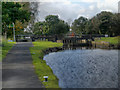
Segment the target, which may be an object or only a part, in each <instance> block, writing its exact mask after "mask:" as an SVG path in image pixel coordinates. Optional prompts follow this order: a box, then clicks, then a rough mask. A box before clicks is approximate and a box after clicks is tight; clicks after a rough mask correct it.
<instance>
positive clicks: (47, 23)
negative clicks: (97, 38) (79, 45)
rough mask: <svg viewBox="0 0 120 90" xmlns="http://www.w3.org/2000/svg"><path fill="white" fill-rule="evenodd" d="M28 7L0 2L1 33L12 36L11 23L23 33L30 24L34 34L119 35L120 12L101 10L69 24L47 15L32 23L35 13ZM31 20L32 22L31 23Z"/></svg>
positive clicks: (56, 16)
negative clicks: (41, 19) (42, 19)
mask: <svg viewBox="0 0 120 90" xmlns="http://www.w3.org/2000/svg"><path fill="white" fill-rule="evenodd" d="M36 10H37V8H36V7H35V10H34V8H33V10H31V9H30V3H29V2H28V3H27V2H24V3H22V2H21V3H15V2H2V35H4V36H7V37H11V38H12V37H13V23H14V24H15V27H14V28H15V32H16V35H17V34H25V33H26V32H25V31H24V29H25V28H27V26H28V24H32V28H31V30H30V33H31V34H35V35H61V34H66V33H67V32H69V30H70V28H71V29H72V32H75V33H76V34H79V35H82V34H100V35H105V34H108V35H109V36H118V35H120V30H119V28H120V14H119V13H112V12H107V11H102V12H101V13H98V14H97V15H96V16H94V17H92V18H90V19H88V18H86V17H82V16H81V17H79V18H78V19H75V20H74V21H73V23H72V25H71V26H69V25H68V23H67V22H65V21H64V20H61V19H59V17H58V15H48V16H46V17H45V20H44V21H39V22H36V23H34V22H33V21H34V19H35V15H34V13H35V12H33V11H36ZM31 22H33V23H31Z"/></svg>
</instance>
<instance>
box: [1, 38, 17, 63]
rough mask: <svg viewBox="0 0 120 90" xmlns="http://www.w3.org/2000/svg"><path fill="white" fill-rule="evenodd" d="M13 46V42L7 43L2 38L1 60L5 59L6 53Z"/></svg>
mask: <svg viewBox="0 0 120 90" xmlns="http://www.w3.org/2000/svg"><path fill="white" fill-rule="evenodd" d="M14 44H15V42H8V41H7V40H6V39H4V38H3V39H2V45H3V46H2V47H0V48H1V49H2V59H4V58H5V56H6V55H7V53H8V51H9V50H10V49H11V48H12V47H13V45H14ZM0 61H1V60H0Z"/></svg>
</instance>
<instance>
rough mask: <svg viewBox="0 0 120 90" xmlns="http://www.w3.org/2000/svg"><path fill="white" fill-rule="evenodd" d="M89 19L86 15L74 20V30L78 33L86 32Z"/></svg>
mask: <svg viewBox="0 0 120 90" xmlns="http://www.w3.org/2000/svg"><path fill="white" fill-rule="evenodd" d="M87 21H88V19H87V18H85V17H79V18H78V19H76V20H74V22H73V23H72V30H73V31H74V32H76V33H78V34H85V33H86V31H85V27H86V26H85V25H86V23H87Z"/></svg>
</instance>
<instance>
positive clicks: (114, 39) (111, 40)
mask: <svg viewBox="0 0 120 90" xmlns="http://www.w3.org/2000/svg"><path fill="white" fill-rule="evenodd" d="M119 40H120V36H117V37H102V38H101V39H100V40H95V41H96V42H102V41H104V42H109V43H110V44H113V45H118V44H120V42H119Z"/></svg>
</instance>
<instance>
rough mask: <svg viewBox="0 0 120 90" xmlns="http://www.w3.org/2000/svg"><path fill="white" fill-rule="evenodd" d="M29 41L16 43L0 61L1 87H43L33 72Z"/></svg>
mask: <svg viewBox="0 0 120 90" xmlns="http://www.w3.org/2000/svg"><path fill="white" fill-rule="evenodd" d="M31 46H32V43H31V42H21V43H17V44H16V45H15V46H14V47H13V48H12V50H11V51H10V52H9V53H8V54H7V57H6V58H5V59H4V60H3V63H2V81H3V82H2V87H3V88H44V86H43V85H42V84H41V82H40V81H39V79H38V77H37V75H36V74H35V71H34V67H33V65H32V57H31V54H30V51H29V47H31Z"/></svg>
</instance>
